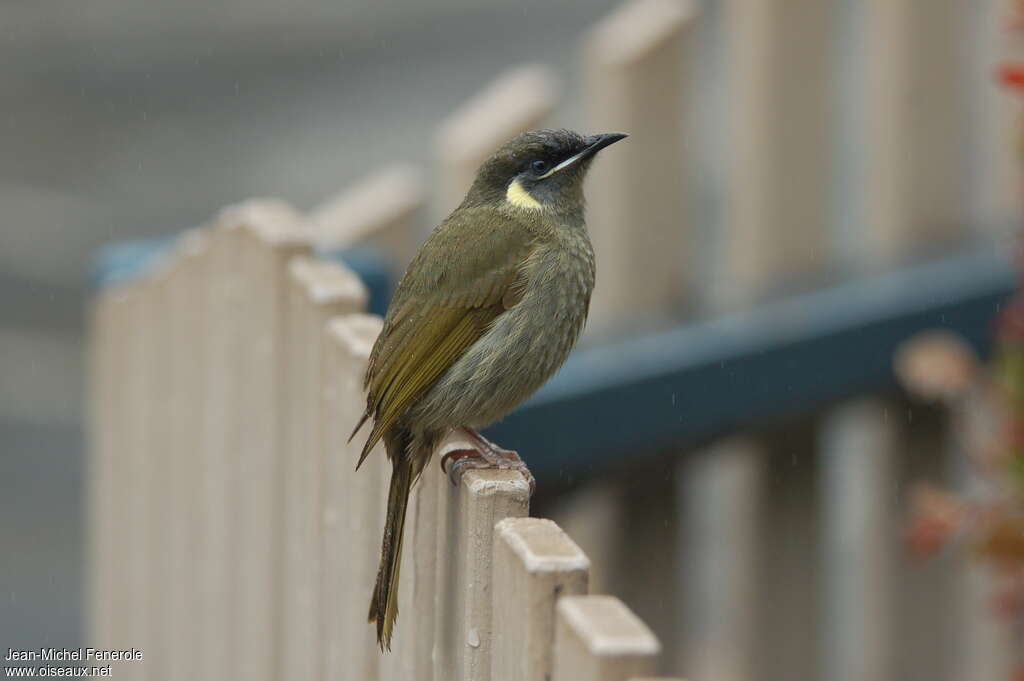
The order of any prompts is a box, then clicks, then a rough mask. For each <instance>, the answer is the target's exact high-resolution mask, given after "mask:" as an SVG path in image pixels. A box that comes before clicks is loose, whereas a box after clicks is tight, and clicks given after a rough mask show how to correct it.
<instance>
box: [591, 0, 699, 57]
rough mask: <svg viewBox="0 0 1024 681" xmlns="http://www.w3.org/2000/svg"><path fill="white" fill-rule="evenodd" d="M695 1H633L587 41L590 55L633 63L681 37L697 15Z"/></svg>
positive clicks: (604, 21) (608, 18)
mask: <svg viewBox="0 0 1024 681" xmlns="http://www.w3.org/2000/svg"><path fill="white" fill-rule="evenodd" d="M697 11H698V10H697V6H696V4H695V3H694V2H693V0H633V1H631V2H626V3H624V4H623V5H622V6H620V7H619V8H618V9H617V10H615V11H614V12H612V13H611V14H609V15H608V16H606V17H605V18H603V19H602V20H601V21H599V22H598V23H597V24H596V25H595V26H594V27H593V28H591V29H590V32H589V34H588V35H587V38H586V41H585V47H586V51H587V56H588V57H589V58H593V59H597V60H599V61H601V62H603V63H606V64H631V63H633V62H636V61H639V60H641V59H643V58H644V57H645V56H647V55H649V54H651V53H653V52H656V51H657V50H658V49H659V48H660V47H661V46H662V45H664V44H665V43H667V42H668V41H670V40H671V39H672V38H674V37H676V36H677V35H679V34H680V33H681V32H682V31H683V30H684V29H685V27H686V25H687V24H688V23H689V22H690V21H691V20H692V19H693V17H694V16H695V15H696V14H697Z"/></svg>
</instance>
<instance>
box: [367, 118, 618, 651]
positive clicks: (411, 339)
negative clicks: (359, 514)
mask: <svg viewBox="0 0 1024 681" xmlns="http://www.w3.org/2000/svg"><path fill="white" fill-rule="evenodd" d="M624 137H626V135H624V134H620V133H609V134H603V135H591V136H589V137H584V136H582V135H579V134H577V133H575V132H571V131H569V130H538V131H534V132H526V133H523V134H521V135H519V136H518V137H516V138H515V139H513V140H511V141H510V142H508V143H506V144H505V145H504V146H503V147H501V149H499V150H498V151H497V152H495V154H494V155H493V156H491V157H490V158H489V159H487V161H485V162H484V163H483V165H481V166H480V168H479V170H478V171H477V175H476V179H475V181H474V182H473V186H472V187H471V188H470V189H469V193H468V194H467V195H466V198H465V199H464V200H463V202H462V204H461V205H460V206H459V207H458V208H456V209H455V210H454V211H453V212H452V214H451V215H449V216H448V218H447V219H446V220H445V221H444V222H442V223H441V225H440V226H439V227H437V228H436V229H435V230H434V231H433V233H432V234H431V235H430V237H429V238H428V239H427V241H426V242H425V243H424V244H423V246H422V247H421V248H420V250H419V252H418V253H417V254H416V256H415V257H414V258H413V260H412V262H411V263H410V264H409V267H408V269H407V270H406V272H405V275H404V276H403V277H402V280H401V281H400V282H399V284H398V289H397V290H396V291H395V295H394V297H393V298H392V300H391V304H390V306H389V308H388V312H387V315H386V317H385V319H384V327H383V329H382V331H381V333H380V336H379V337H378V338H377V342H376V343H375V345H374V347H373V350H372V352H371V354H370V359H369V366H368V368H367V371H366V379H365V388H366V391H367V401H366V412H365V413H364V414H363V417H362V419H360V421H359V424H358V425H357V426H356V429H355V431H353V433H352V436H353V437H354V436H355V434H356V433H357V432H358V431H359V429H360V428H361V427H362V425H363V424H364V423H365V422H366V421H367V419H369V418H370V417H371V416H372V417H373V428H372V430H371V432H370V436H369V438H368V439H367V441H366V445H365V446H364V447H363V451H362V455H361V456H360V457H359V464H360V465H361V464H362V462H363V461H364V460H365V459H366V456H367V454H369V452H370V450H371V449H372V448H373V446H374V445H375V444H376V443H377V442H379V441H380V440H381V439H383V440H384V447H385V449H386V451H387V456H388V459H389V460H390V461H391V465H392V472H391V485H390V491H389V493H388V505H387V518H386V521H385V527H384V539H383V542H382V546H381V558H380V568H379V570H378V572H377V583H376V586H375V587H374V590H373V597H372V600H371V601H370V613H369V621H370V622H371V623H376V625H377V642H378V644H379V645H380V647H381V650H382V651H383V650H385V649H390V646H391V634H392V630H393V628H394V624H395V618H396V616H397V614H398V612H397V606H396V598H397V593H398V573H399V567H400V558H401V552H402V534H403V527H404V524H405V512H406V505H407V502H408V498H409V490H410V488H411V487H412V485H413V484H414V483H415V482H416V480H417V479H418V477H419V475H420V473H421V472H422V470H423V468H424V466H426V464H427V462H428V461H429V459H430V455H431V453H432V452H433V451H434V449H435V447H436V446H437V444H438V443H439V442H440V440H441V439H442V438H443V437H444V436H445V435H446V434H447V433H448V432H449V431H451V430H452V429H457V428H461V429H464V430H466V431H467V433H469V434H470V436H471V437H472V438H473V440H474V441H475V442H476V443H477V445H478V451H475V452H474V453H473V455H472V456H463V457H460V460H459V461H457V462H456V463H455V465H453V466H451V469H452V471H454V472H455V474H456V475H459V474H461V471H462V470H463V469H464V468H467V467H501V468H508V467H523V464H522V462H521V461H520V460H519V458H518V456H516V454H515V452H509V451H506V450H502V449H499V448H498V447H496V446H494V445H493V444H491V443H490V442H488V441H487V440H485V439H484V438H483V437H482V436H480V435H479V433H477V432H476V429H478V428H482V427H484V426H487V425H489V424H490V423H493V422H494V421H497V420H498V419H500V418H502V417H503V416H504V415H505V414H507V413H508V412H510V411H511V410H512V409H513V408H514V407H515V406H516V405H518V404H519V403H520V402H522V401H523V400H525V399H526V398H527V397H529V396H530V395H531V394H532V393H533V392H534V391H536V390H537V389H538V388H539V387H540V386H541V385H543V384H544V382H545V381H547V379H548V378H549V377H550V376H551V375H552V374H553V373H554V372H555V371H556V370H557V369H558V367H559V366H561V364H562V363H563V362H564V361H565V359H566V357H567V356H568V355H569V351H570V350H571V349H572V347H573V345H574V344H575V342H576V339H577V338H578V337H579V334H580V331H581V330H582V329H583V324H584V322H585V321H586V318H587V309H588V307H589V305H590V294H591V291H592V290H593V287H594V251H593V248H592V247H591V245H590V238H589V237H588V235H587V229H586V225H585V223H584V220H583V178H584V176H585V175H586V172H587V168H588V167H589V166H590V163H591V161H592V160H593V159H594V155H595V154H596V153H597V152H598V151H600V150H601V149H604V148H605V147H607V146H608V145H609V144H613V143H615V142H617V141H619V140H621V139H622V138H624ZM357 468H358V465H357ZM524 468H525V467H524ZM452 471H450V472H449V474H450V475H452Z"/></svg>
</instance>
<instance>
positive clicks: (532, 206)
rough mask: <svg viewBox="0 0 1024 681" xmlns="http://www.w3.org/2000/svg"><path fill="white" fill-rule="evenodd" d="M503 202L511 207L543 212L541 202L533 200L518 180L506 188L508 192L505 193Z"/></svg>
mask: <svg viewBox="0 0 1024 681" xmlns="http://www.w3.org/2000/svg"><path fill="white" fill-rule="evenodd" d="M505 200H506V201H508V202H509V203H511V204H512V205H513V206H518V207H519V208H525V209H526V210H544V206H543V205H542V204H541V202H540V201H538V200H537V199H535V198H533V197H532V196H531V195H530V192H528V191H526V189H524V188H523V185H522V184H521V183H520V182H519V180H518V179H516V180H512V184H510V185H509V186H508V190H507V191H506V192H505Z"/></svg>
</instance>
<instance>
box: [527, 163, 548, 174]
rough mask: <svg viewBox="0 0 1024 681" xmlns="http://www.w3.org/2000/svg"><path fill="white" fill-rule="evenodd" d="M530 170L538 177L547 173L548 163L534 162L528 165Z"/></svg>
mask: <svg viewBox="0 0 1024 681" xmlns="http://www.w3.org/2000/svg"><path fill="white" fill-rule="evenodd" d="M530 168H532V169H533V172H535V173H537V174H538V175H543V174H544V173H546V172H547V171H548V162H547V161H542V160H540V159H537V160H536V161H534V162H533V163H531V164H530Z"/></svg>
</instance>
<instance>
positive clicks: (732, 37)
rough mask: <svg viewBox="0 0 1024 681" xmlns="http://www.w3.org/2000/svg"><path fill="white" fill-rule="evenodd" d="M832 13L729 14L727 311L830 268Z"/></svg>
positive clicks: (774, 5) (780, 2) (790, 3)
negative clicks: (826, 266) (828, 142)
mask: <svg viewBox="0 0 1024 681" xmlns="http://www.w3.org/2000/svg"><path fill="white" fill-rule="evenodd" d="M834 4H835V3H829V2H820V0H766V1H763V2H748V1H747V0H728V1H727V2H725V3H724V5H723V10H724V13H725V21H726V28H725V31H726V36H725V41H726V45H727V47H726V49H727V50H728V53H727V54H728V56H727V57H726V59H727V68H728V69H729V76H728V86H727V87H728V91H729V100H728V101H729V103H728V106H727V111H728V114H729V120H728V130H729V133H728V135H729V138H728V139H729V141H728V143H727V154H728V158H729V161H728V164H727V165H728V173H729V179H728V183H727V186H726V187H725V190H726V192H727V204H726V213H725V215H726V217H725V230H724V232H723V237H722V238H723V239H724V240H725V243H724V244H723V245H722V247H721V248H720V252H721V253H722V255H723V258H724V263H723V266H722V267H719V268H717V270H716V272H715V273H713V275H712V276H714V277H715V279H716V280H715V281H713V282H712V284H713V288H714V290H713V297H714V299H715V302H717V303H719V304H721V305H724V306H727V307H736V306H743V305H747V304H749V303H751V302H752V301H754V300H756V299H757V298H758V297H761V296H763V295H765V293H770V292H771V291H772V290H773V289H778V288H779V287H782V286H790V285H794V284H795V285H801V284H804V283H805V282H806V281H807V280H808V279H813V278H816V277H818V276H820V275H821V274H822V273H823V269H824V266H825V265H826V264H827V254H828V248H827V246H828V240H827V233H826V230H825V225H826V224H827V218H828V207H827V199H828V196H829V172H830V168H829V158H830V152H831V151H832V149H831V145H829V144H827V143H824V142H823V140H828V139H830V137H831V136H830V134H829V129H828V122H829V118H830V113H829V103H830V101H831V92H830V90H829V88H830V86H831V84H832V82H833V79H832V77H831V74H832V70H831V65H832V63H833V60H832V59H831V53H830V51H829V48H830V46H831V45H833V43H834V41H833V40H832V39H831V35H832V27H833V24H834V22H833V21H832V14H833V12H834V7H833V5H834Z"/></svg>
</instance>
